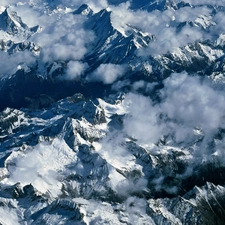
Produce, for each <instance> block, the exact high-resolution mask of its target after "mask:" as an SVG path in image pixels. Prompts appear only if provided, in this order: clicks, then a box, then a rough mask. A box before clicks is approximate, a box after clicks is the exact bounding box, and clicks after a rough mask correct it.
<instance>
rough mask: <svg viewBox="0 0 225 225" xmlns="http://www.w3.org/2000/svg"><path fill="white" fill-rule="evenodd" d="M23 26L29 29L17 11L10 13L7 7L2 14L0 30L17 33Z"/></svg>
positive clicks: (0, 16) (0, 15)
mask: <svg viewBox="0 0 225 225" xmlns="http://www.w3.org/2000/svg"><path fill="white" fill-rule="evenodd" d="M21 28H22V29H29V28H28V26H27V25H26V24H25V23H23V21H22V20H21V18H20V17H19V16H17V13H16V12H11V13H10V12H9V11H8V9H7V8H6V9H5V10H4V11H3V12H2V13H1V14H0V30H3V31H6V32H7V33H8V34H17V33H18V30H19V29H21Z"/></svg>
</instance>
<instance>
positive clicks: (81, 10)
mask: <svg viewBox="0 0 225 225" xmlns="http://www.w3.org/2000/svg"><path fill="white" fill-rule="evenodd" d="M73 14H81V15H85V16H91V15H92V14H93V10H92V9H91V8H90V7H89V6H88V5H87V4H83V5H81V6H80V7H79V8H78V9H77V10H75V11H74V12H73Z"/></svg>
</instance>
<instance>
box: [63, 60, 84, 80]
mask: <svg viewBox="0 0 225 225" xmlns="http://www.w3.org/2000/svg"><path fill="white" fill-rule="evenodd" d="M87 67H88V64H87V63H82V62H80V61H69V63H68V64H67V68H66V72H65V76H64V77H63V79H65V80H79V79H80V77H81V75H82V74H84V71H85V69H86V68H87Z"/></svg>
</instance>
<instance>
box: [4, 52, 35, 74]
mask: <svg viewBox="0 0 225 225" xmlns="http://www.w3.org/2000/svg"><path fill="white" fill-rule="evenodd" d="M0 58H1V62H0V65H1V66H0V74H1V76H4V75H10V74H11V73H12V72H15V70H17V67H18V65H19V64H24V63H25V64H26V66H28V67H29V66H30V67H32V66H34V65H35V63H36V59H35V57H34V55H33V54H32V53H31V52H29V51H23V52H17V53H15V54H12V55H9V54H8V53H6V52H1V51H0Z"/></svg>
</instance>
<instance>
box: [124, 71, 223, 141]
mask: <svg viewBox="0 0 225 225" xmlns="http://www.w3.org/2000/svg"><path fill="white" fill-rule="evenodd" d="M159 95H160V98H161V99H162V100H161V102H160V103H159V104H155V103H153V102H152V101H151V99H149V98H147V97H144V96H142V95H137V94H128V96H127V98H126V100H125V105H126V107H127V109H128V111H129V112H130V113H129V114H128V116H127V117H126V119H125V121H124V125H125V128H124V129H125V131H126V132H127V133H128V134H129V135H130V136H133V137H135V138H137V139H138V140H139V141H140V142H143V143H148V142H152V143H156V142H157V141H158V140H159V139H160V138H162V137H163V136H171V135H174V138H175V140H176V141H177V142H184V141H187V140H188V138H189V137H190V138H193V136H194V133H193V129H195V128H199V129H201V130H202V132H203V133H204V135H205V136H206V137H209V136H211V135H213V134H214V135H215V133H216V132H218V129H219V128H223V127H224V126H225V124H224V121H223V118H224V111H225V96H224V93H223V92H222V91H220V90H215V89H214V87H213V86H212V84H211V82H209V81H208V80H207V79H205V80H204V79H203V80H202V78H201V77H198V76H194V77H192V76H188V75H187V74H186V73H181V74H173V75H172V76H171V77H169V78H167V79H166V80H165V81H164V88H163V89H162V90H161V91H160V93H159Z"/></svg>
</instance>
